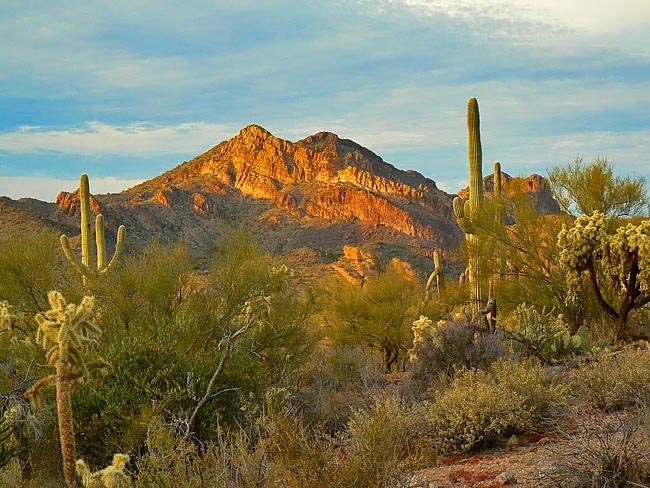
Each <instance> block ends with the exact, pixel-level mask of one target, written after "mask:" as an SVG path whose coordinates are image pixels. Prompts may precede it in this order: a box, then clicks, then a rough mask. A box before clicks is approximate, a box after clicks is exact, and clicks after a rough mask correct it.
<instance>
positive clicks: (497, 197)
mask: <svg viewBox="0 0 650 488" xmlns="http://www.w3.org/2000/svg"><path fill="white" fill-rule="evenodd" d="M494 201H495V203H496V209H497V211H496V221H497V223H498V224H499V225H505V222H506V207H505V204H504V201H503V188H502V185H501V163H500V162H499V161H497V162H496V163H494Z"/></svg>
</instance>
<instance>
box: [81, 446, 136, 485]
mask: <svg viewBox="0 0 650 488" xmlns="http://www.w3.org/2000/svg"><path fill="white" fill-rule="evenodd" d="M128 462H129V456H128V454H120V453H118V454H115V455H114V456H113V464H110V465H109V466H107V467H106V468H104V469H101V470H99V471H96V472H94V473H93V472H92V471H90V469H89V468H88V465H87V464H86V462H85V461H84V460H83V459H77V463H76V466H77V474H78V475H79V477H80V478H81V482H82V483H83V488H130V487H131V486H132V484H131V477H130V476H129V475H128V474H127V473H126V472H125V471H124V468H125V467H126V464H127V463H128Z"/></svg>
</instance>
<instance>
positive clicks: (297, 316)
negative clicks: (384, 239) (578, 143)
mask: <svg viewBox="0 0 650 488" xmlns="http://www.w3.org/2000/svg"><path fill="white" fill-rule="evenodd" d="M475 102H476V101H475V100H473V101H470V107H469V111H468V125H469V128H470V130H469V133H470V148H474V151H473V152H472V151H470V174H471V177H470V182H471V184H470V188H469V194H468V200H467V203H465V202H464V201H463V200H462V199H460V198H459V199H457V200H456V201H455V202H454V211H455V215H456V217H457V219H458V225H459V226H460V228H461V229H462V230H463V232H465V234H466V240H465V244H464V247H463V253H464V256H465V258H466V262H467V269H466V270H465V271H464V272H463V273H462V275H461V279H460V280H459V279H458V276H453V275H451V273H449V271H448V270H446V269H445V263H444V260H443V259H442V258H441V256H440V253H438V252H436V253H432V254H433V255H434V256H435V264H434V265H432V268H431V271H433V273H432V275H431V276H430V278H429V280H427V281H426V282H425V281H424V280H421V279H420V278H419V277H418V276H417V275H416V274H414V273H413V272H412V271H411V269H410V268H409V267H408V266H404V265H403V263H400V262H399V261H392V262H391V263H390V264H386V265H384V266H383V267H382V269H381V272H380V273H379V274H377V275H375V276H368V277H365V278H364V280H363V283H362V284H358V283H356V284H355V283H350V282H347V281H344V280H337V279H335V278H333V277H331V276H330V277H322V278H321V279H320V281H314V280H310V281H309V282H310V283H314V285H313V286H312V287H311V288H309V287H308V286H307V285H305V283H306V281H305V280H304V279H303V276H301V272H300V270H298V269H294V268H292V267H291V266H289V265H288V263H287V262H285V261H284V260H283V259H281V258H279V257H277V256H274V255H271V254H268V253H265V252H264V251H263V250H262V248H261V247H260V245H259V244H258V243H257V242H256V241H255V239H254V237H253V236H252V235H251V234H250V233H248V232H247V231H245V230H242V229H232V230H230V231H228V232H227V234H228V235H227V237H225V238H224V239H222V240H221V241H220V243H219V245H218V246H217V248H216V249H215V250H214V252H213V253H212V254H211V256H210V260H209V263H208V264H207V265H206V263H205V256H201V259H200V260H197V258H196V255H195V254H193V252H192V249H191V248H190V247H189V246H188V245H187V244H186V243H184V242H178V243H175V244H162V243H159V242H151V243H150V244H149V245H148V246H147V247H146V248H145V249H144V250H141V251H136V252H128V249H126V250H125V251H124V253H122V254H121V250H122V244H121V243H122V242H125V241H128V238H129V237H128V232H129V230H128V228H127V230H126V235H125V234H124V232H125V231H124V230H121V231H118V233H117V241H116V244H115V245H113V244H112V243H108V244H107V243H106V242H105V239H104V238H103V237H102V236H103V217H102V218H99V219H98V221H97V227H96V228H97V230H96V231H95V232H92V230H91V229H92V226H91V225H90V222H89V221H88V219H89V217H90V216H91V212H90V210H89V208H86V210H84V205H85V204H84V203H83V202H82V208H81V214H82V226H81V228H82V235H81V238H80V246H81V253H79V250H78V249H73V247H72V245H71V244H70V242H69V241H68V240H67V239H66V238H62V239H60V241H61V243H62V244H63V248H64V249H63V251H64V252H62V250H61V249H60V247H59V244H60V243H59V238H58V237H57V236H56V235H54V234H52V233H49V232H47V231H43V232H25V233H22V234H20V235H2V236H0V351H2V356H1V357H2V361H1V363H0V366H1V367H0V419H1V423H0V486H8V487H15V486H31V487H38V488H48V487H61V486H68V487H75V486H76V487H82V486H83V487H113V488H117V487H174V488H189V487H233V488H234V487H244V488H246V487H271V486H282V487H290V488H291V487H295V488H298V487H314V488H316V487H323V486H333V487H350V488H352V487H361V488H363V487H369V488H370V487H413V488H415V487H423V486H439V485H436V484H434V481H432V480H433V479H434V478H432V476H434V475H432V474H431V473H432V470H433V472H435V471H436V470H443V469H447V468H445V467H444V466H446V465H449V464H450V463H454V462H456V461H457V460H458V459H470V458H471V457H472V456H476V455H477V454H481V453H482V454H486V453H494V452H495V449H496V450H497V451H498V450H499V449H510V450H517V449H523V448H524V447H526V446H530V445H533V444H535V446H539V448H540V451H539V452H540V456H541V455H543V454H542V450H543V449H544V447H543V443H541V440H542V439H546V441H547V444H545V445H546V446H548V449H550V451H549V453H548V455H547V457H548V462H546V464H545V465H544V469H543V470H540V471H538V472H535V473H529V474H528V475H527V476H528V477H527V478H524V477H522V476H521V475H520V474H518V473H517V472H516V468H515V467H513V468H512V469H511V472H508V473H506V472H501V471H499V472H483V473H481V472H470V471H468V470H467V469H465V468H463V467H458V468H454V471H453V473H452V474H453V476H452V477H450V478H448V479H447V481H446V483H447V484H448V485H449V486H504V485H509V484H519V485H522V486H567V487H579V486H594V487H596V486H646V485H648V484H650V459H649V458H648V452H650V347H649V345H648V338H649V337H650V322H649V321H648V307H647V304H648V302H650V294H649V293H648V289H649V288H650V282H649V281H648V280H650V241H649V237H650V224H649V222H650V221H648V220H644V219H643V218H644V217H647V200H646V196H645V195H646V194H647V192H646V189H645V184H644V182H643V181H642V180H638V179H630V178H623V179H620V178H615V177H614V176H613V172H611V171H608V168H609V166H608V164H609V163H606V164H604V165H603V162H602V161H600V160H598V161H596V162H594V163H592V164H587V165H584V164H582V163H576V164H574V165H573V166H571V171H572V173H571V175H570V176H571V178H565V179H563V178H564V176H566V175H563V174H562V173H561V172H555V173H554V174H555V177H556V179H555V180H553V179H551V181H552V183H553V182H555V184H558V185H561V186H562V188H563V190H562V191H563V192H564V193H563V198H564V199H565V200H564V203H563V206H564V208H565V210H567V212H565V213H564V214H562V215H553V216H540V215H539V214H537V212H536V211H535V208H534V202H532V201H531V200H530V198H528V197H527V196H526V194H525V191H522V192H521V193H520V194H519V196H518V194H517V193H516V192H513V193H511V194H508V195H505V194H503V193H502V192H501V190H500V187H501V173H500V166H498V167H496V168H495V173H494V177H493V178H494V179H493V182H494V187H493V191H492V192H491V193H485V194H484V188H483V177H482V174H481V172H480V168H481V164H482V163H481V161H480V137H479V135H478V134H477V130H478V105H476V103H475ZM474 110H476V112H475V113H474V112H473V111H474ZM473 124H475V126H474V125H473ZM477 138H478V139H477ZM471 154H474V156H471ZM472 158H474V160H473V159H472ZM594 171H596V172H598V171H600V173H599V174H600V175H601V177H599V178H593V177H592V176H593V174H594ZM552 174H553V173H552ZM85 184H86V185H87V179H86V183H85ZM599 185H601V186H599ZM620 185H623V186H625V185H628V186H629V185H637V186H638V187H639V188H640V190H641V191H640V192H637V193H635V192H628V193H625V195H630V198H631V199H633V200H634V203H635V205H631V206H621V205H618V204H617V205H608V204H603V205H600V206H596V207H593V211H592V212H591V213H590V214H589V215H584V214H581V213H578V212H576V215H572V214H571V210H572V209H576V208H577V209H580V212H581V211H582V210H584V209H585V208H589V210H591V209H592V207H585V205H587V204H586V203H585V202H588V201H589V200H588V199H589V198H592V199H593V197H594V196H596V197H597V196H598V195H609V194H611V192H617V191H619V190H620ZM81 186H82V191H81V192H80V194H82V197H81V198H82V200H83V198H84V196H83V194H84V190H83V186H84V179H83V178H82V182H81ZM85 193H86V194H87V192H85ZM620 194H621V195H622V194H623V193H622V192H621V193H620ZM521 195H523V196H521ZM636 204H638V205H636ZM621 209H623V210H621ZM629 213H632V214H633V215H629ZM83 229H85V230H83ZM93 234H99V235H100V237H99V238H98V239H97V244H93V239H91V237H92V235H93ZM109 247H110V248H113V247H115V248H116V252H115V255H114V260H112V259H111V256H110V255H108V254H107V249H108V248H109ZM78 255H80V256H81V257H80V258H79V257H77V256H78ZM555 442H557V443H560V444H561V445H562V449H564V451H562V452H564V453H570V455H568V454H565V455H556V456H553V455H552V454H553V450H552V449H553V448H552V446H553V445H554V444H553V443H555ZM557 452H559V451H557ZM455 460H456V461H455ZM429 483H431V485H429Z"/></svg>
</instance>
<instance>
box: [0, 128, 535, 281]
mask: <svg viewBox="0 0 650 488" xmlns="http://www.w3.org/2000/svg"><path fill="white" fill-rule="evenodd" d="M90 176H91V180H90V183H91V191H92V175H90ZM535 181H536V180H535ZM486 184H488V185H489V182H486ZM540 185H542V186H543V183H540ZM542 186H540V188H542ZM531 191H533V192H534V191H535V190H534V189H531ZM538 193H539V192H538ZM452 199H453V195H449V194H447V193H445V192H443V191H441V190H439V189H438V188H437V187H436V184H435V182H434V181H433V180H431V179H429V178H425V177H424V176H422V175H421V174H420V173H417V172H415V171H403V170H400V169H398V168H395V167H394V166H392V165H391V164H389V163H386V162H385V161H383V160H382V159H381V158H380V157H379V156H378V155H376V154H375V153H373V152H372V151H370V150H368V149H366V148H364V147H362V146H360V145H358V144H356V143H355V142H353V141H350V140H347V139H341V138H339V137H338V136H337V135H336V134H332V133H330V132H319V133H317V134H314V135H311V136H309V137H306V138H305V139H302V140H299V141H296V142H291V141H287V140H283V139H280V138H278V137H275V136H274V135H272V134H271V133H270V132H268V131H267V130H265V129H263V128H262V127H259V126H257V125H251V126H248V127H245V128H244V129H242V130H241V131H240V132H239V133H238V134H237V135H235V136H234V137H233V138H232V139H229V140H227V141H224V142H221V143H220V144H218V145H216V146H215V147H213V148H212V149H210V150H208V151H206V152H205V153H203V154H201V155H199V156H197V157H195V158H194V159H192V160H190V161H186V162H184V163H182V164H180V165H179V166H177V167H176V168H173V169H171V170H170V171H167V172H166V173H164V174H162V175H160V176H158V177H155V178H153V179H151V180H149V181H147V182H145V183H142V184H141V185H138V186H136V187H133V188H131V189H129V190H126V191H124V192H122V193H119V194H111V195H95V196H94V197H93V200H92V209H93V212H95V213H98V212H102V213H103V214H104V216H105V217H106V230H107V234H108V235H109V236H110V234H112V233H114V232H115V231H116V230H117V227H118V226H119V225H120V224H124V225H126V227H127V229H128V230H127V235H128V237H127V241H128V242H127V245H128V246H129V247H131V248H138V247H141V246H143V245H144V244H145V243H146V242H148V241H149V240H151V239H152V238H156V239H159V240H161V241H163V242H173V241H177V240H179V239H184V240H185V241H187V242H188V244H189V245H190V246H191V247H192V248H193V249H195V250H196V251H197V252H199V253H203V254H206V255H208V254H209V253H210V252H211V250H212V249H213V247H214V244H215V242H216V241H217V240H218V239H219V238H220V237H221V236H222V235H223V234H224V233H225V232H228V229H229V228H232V227H233V226H244V227H246V228H248V229H250V230H251V231H252V232H253V233H254V234H256V235H257V236H258V238H259V239H260V241H261V242H262V244H263V246H264V247H265V248H267V249H268V250H269V251H272V252H276V253H280V254H284V255H286V256H288V257H290V258H291V259H294V260H296V261H298V262H299V261H301V260H302V261H305V262H309V265H310V266H312V265H313V266H316V265H323V266H325V267H328V269H331V268H332V266H335V267H336V266H338V267H339V268H340V269H344V268H346V267H349V266H350V263H351V262H352V261H351V260H350V259H349V256H347V257H346V255H344V254H343V248H344V246H353V247H349V248H347V249H348V251H349V250H350V249H353V248H354V246H363V248H364V249H370V250H372V253H373V256H375V257H374V258H373V259H375V260H376V262H375V263H374V264H373V266H372V268H375V269H376V268H377V267H379V268H381V266H383V265H385V264H387V263H388V262H389V261H390V260H391V259H393V258H400V259H402V260H404V261H406V262H408V263H409V265H411V266H412V267H413V269H415V270H416V271H418V272H421V273H423V274H427V273H428V272H429V270H430V268H431V266H432V263H431V259H430V257H431V254H432V251H433V249H434V248H436V247H437V248H441V249H442V250H443V253H449V252H450V251H453V250H455V249H457V248H458V246H459V244H460V242H461V239H462V237H463V234H462V233H461V231H460V229H459V228H458V227H457V225H456V221H455V219H454V217H453V213H452ZM0 203H2V204H3V205H4V207H5V209H6V210H7V211H9V210H11V212H12V215H13V214H15V215H18V214H21V212H23V214H24V215H25V216H28V215H29V216H30V217H29V218H31V219H32V220H33V221H34V222H36V221H43V222H46V223H47V226H48V227H50V228H51V227H54V228H57V229H60V230H62V231H65V232H66V233H68V234H70V232H69V231H70V229H71V228H72V229H74V228H75V226H77V228H78V215H76V214H77V213H78V212H77V208H78V196H77V194H76V192H73V193H66V192H63V193H61V194H60V195H59V197H58V198H57V201H56V203H55V204H46V203H43V202H37V201H34V200H20V201H13V200H9V199H5V200H4V201H3V202H0ZM16 212H17V213H16ZM21 215H22V214H21ZM39 219H40V220H39ZM14 220H15V218H14ZM1 225H3V224H2V222H0V226H1ZM35 225H36V224H35ZM72 233H74V232H72ZM109 241H112V239H109ZM348 254H349V252H348ZM341 259H343V261H340V260H341ZM337 262H339V264H338V265H337V264H336V263H337ZM366 264H367V263H366ZM355 266H356V265H354V266H353V268H354V267H355ZM359 269H361V268H359ZM357 271H358V270H357ZM357 274H363V273H357Z"/></svg>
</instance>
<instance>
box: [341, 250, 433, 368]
mask: <svg viewBox="0 0 650 488" xmlns="http://www.w3.org/2000/svg"><path fill="white" fill-rule="evenodd" d="M332 295H333V304H332V309H333V311H334V312H335V314H336V315H335V318H336V323H337V329H336V331H335V332H336V334H335V339H336V340H337V341H339V342H341V343H343V344H367V345H370V346H372V347H374V348H376V349H378V350H380V351H381V352H382V354H383V356H384V367H385V369H386V370H387V371H389V370H390V369H391V368H392V367H393V365H395V364H397V363H398V362H399V360H400V359H402V358H403V357H404V355H405V353H406V351H407V349H408V346H409V345H410V342H411V322H412V320H413V317H414V316H415V314H416V311H417V309H418V307H419V305H420V300H419V298H418V297H420V296H422V294H421V285H420V284H419V283H418V282H417V281H415V280H414V279H413V278H412V277H411V276H409V275H408V274H407V273H406V272H405V271H404V269H403V268H402V267H400V266H399V265H398V264H394V263H391V264H390V265H389V266H388V268H387V269H386V270H385V271H384V272H383V273H382V274H380V275H379V276H377V277H371V278H368V280H367V281H366V283H365V284H364V285H363V287H358V286H355V285H352V284H350V283H343V284H340V285H337V286H335V287H334V288H333V290H332Z"/></svg>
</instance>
